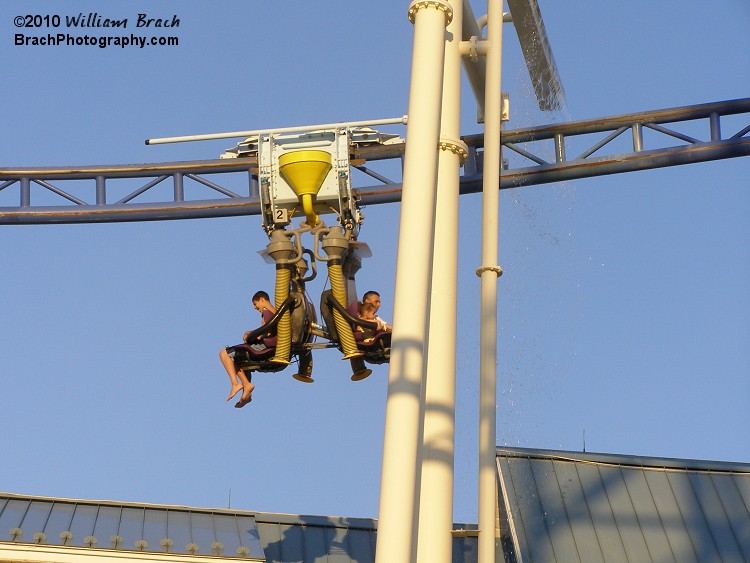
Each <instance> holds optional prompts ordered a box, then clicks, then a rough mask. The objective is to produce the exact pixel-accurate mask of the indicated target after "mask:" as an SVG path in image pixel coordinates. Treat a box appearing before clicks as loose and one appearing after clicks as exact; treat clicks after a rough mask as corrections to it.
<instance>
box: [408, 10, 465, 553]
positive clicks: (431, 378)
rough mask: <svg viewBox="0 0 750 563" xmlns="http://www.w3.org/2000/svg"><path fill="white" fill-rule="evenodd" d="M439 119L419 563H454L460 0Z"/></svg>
mask: <svg viewBox="0 0 750 563" xmlns="http://www.w3.org/2000/svg"><path fill="white" fill-rule="evenodd" d="M450 4H451V6H452V8H453V21H452V22H451V23H450V25H449V26H448V38H449V40H448V42H447V43H446V47H445V68H444V70H443V103H442V107H443V109H442V115H441V117H440V149H441V150H440V153H439V155H438V187H437V202H436V207H435V223H436V229H435V242H434V252H433V262H432V290H431V298H430V347H429V350H428V353H427V377H426V378H425V386H426V387H425V393H424V395H425V415H424V417H425V418H424V445H423V450H422V456H421V457H422V479H421V483H420V487H421V493H420V495H419V539H418V543H417V562H418V563H451V561H452V558H453V545H452V540H453V538H452V536H451V530H452V529H453V457H454V438H455V411H456V302H457V300H458V294H457V289H456V287H457V263H458V199H459V198H458V183H459V172H460V167H461V161H462V159H463V158H465V157H466V155H467V152H468V150H467V148H466V145H465V144H464V143H463V142H462V141H461V140H460V116H461V54H460V52H459V48H460V47H459V46H460V42H461V18H462V12H463V9H462V8H463V6H462V0H458V1H456V0H452V1H451V2H450Z"/></svg>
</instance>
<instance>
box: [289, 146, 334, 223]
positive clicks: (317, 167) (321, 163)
mask: <svg viewBox="0 0 750 563" xmlns="http://www.w3.org/2000/svg"><path fill="white" fill-rule="evenodd" d="M330 170H331V155H330V153H327V152H326V151H315V150H302V151H292V152H288V153H285V154H282V155H281V156H280V157H279V174H281V177H282V178H284V180H286V183H287V184H289V186H291V188H292V189H293V190H294V193H295V194H297V197H298V198H299V199H300V202H301V203H302V209H303V211H304V212H305V217H307V224H308V225H310V226H311V227H314V226H315V225H316V224H317V223H318V216H317V214H316V213H315V211H314V209H313V197H314V196H315V195H317V193H318V190H320V186H322V185H323V181H324V180H325V179H326V176H327V175H328V172H330Z"/></svg>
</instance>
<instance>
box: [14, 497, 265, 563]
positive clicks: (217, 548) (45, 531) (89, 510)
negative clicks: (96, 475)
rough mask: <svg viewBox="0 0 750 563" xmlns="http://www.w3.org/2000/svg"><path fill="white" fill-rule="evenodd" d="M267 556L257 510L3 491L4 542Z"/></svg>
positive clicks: (65, 546)
mask: <svg viewBox="0 0 750 563" xmlns="http://www.w3.org/2000/svg"><path fill="white" fill-rule="evenodd" d="M4 542H8V543H13V544H31V545H34V546H40V547H41V546H44V547H45V549H47V548H49V549H53V550H54V549H57V548H72V549H83V550H86V551H92V552H93V551H96V552H99V553H101V550H111V551H117V552H123V551H124V552H128V551H129V552H133V553H135V552H140V553H150V554H164V555H165V556H167V557H168V556H169V554H182V555H190V556H199V557H203V556H223V557H226V558H242V559H245V560H247V559H250V560H256V561H265V559H264V554H263V548H262V547H261V543H260V537H259V532H258V527H257V525H256V522H255V518H254V515H253V514H252V513H239V512H232V511H227V510H205V509H196V508H186V507H168V506H160V505H148V504H134V503H115V502H94V501H85V500H70V499H56V498H44V497H27V496H20V495H10V494H5V493H0V543H4Z"/></svg>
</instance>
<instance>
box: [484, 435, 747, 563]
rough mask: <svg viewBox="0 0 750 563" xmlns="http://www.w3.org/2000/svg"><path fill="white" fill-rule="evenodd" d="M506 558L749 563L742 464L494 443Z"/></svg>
mask: <svg viewBox="0 0 750 563" xmlns="http://www.w3.org/2000/svg"><path fill="white" fill-rule="evenodd" d="M497 466H498V476H499V484H500V487H499V496H500V503H499V505H500V513H501V526H500V527H501V544H502V545H503V551H504V553H505V559H506V561H509V562H523V563H532V562H541V561H543V562H545V563H549V562H561V563H563V562H564V563H573V562H576V561H580V562H586V563H594V562H598V561H602V562H607V563H610V562H621V561H622V562H637V563H643V562H648V561H657V562H662V561H676V562H679V563H682V562H689V561H700V562H705V561H750V464H742V463H726V462H707V461H694V460H680V459H661V458H648V457H636V456H625V455H609V454H593V453H574V452H560V451H549V450H531V449H522V448H498V449H497Z"/></svg>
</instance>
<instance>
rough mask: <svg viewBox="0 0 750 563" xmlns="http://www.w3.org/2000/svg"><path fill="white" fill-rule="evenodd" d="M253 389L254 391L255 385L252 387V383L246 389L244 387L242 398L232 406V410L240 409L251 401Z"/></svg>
mask: <svg viewBox="0 0 750 563" xmlns="http://www.w3.org/2000/svg"><path fill="white" fill-rule="evenodd" d="M253 389H255V385H253V384H252V383H251V384H250V385H248V386H247V387H244V390H243V391H242V397H240V400H239V401H237V402H236V403H235V404H234V408H236V409H241V408H242V407H244V406H245V405H246V404H248V403H249V402H250V401H252V400H253V396H252V395H253Z"/></svg>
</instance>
